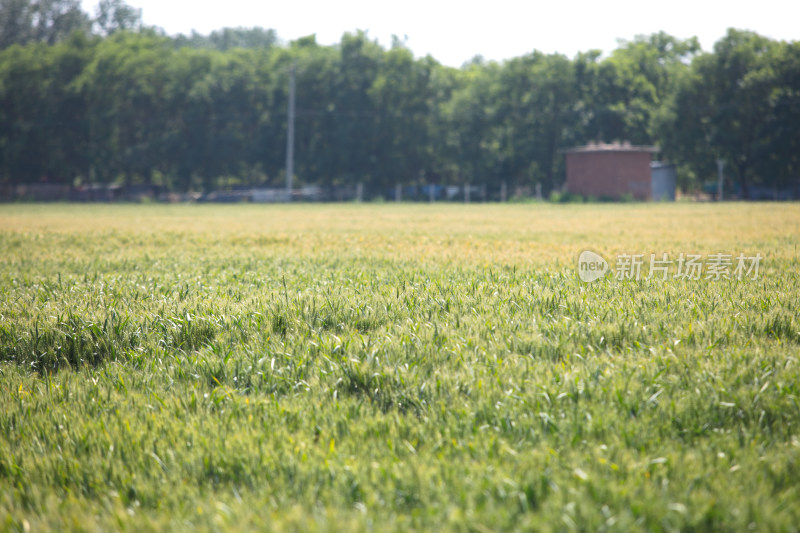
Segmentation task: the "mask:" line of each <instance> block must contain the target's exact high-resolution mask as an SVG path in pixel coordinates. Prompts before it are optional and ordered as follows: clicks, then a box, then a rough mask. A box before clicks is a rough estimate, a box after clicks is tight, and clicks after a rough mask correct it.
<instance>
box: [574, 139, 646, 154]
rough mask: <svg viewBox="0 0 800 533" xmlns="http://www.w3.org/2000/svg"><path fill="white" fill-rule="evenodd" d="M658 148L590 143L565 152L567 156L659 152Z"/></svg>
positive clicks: (626, 143)
mask: <svg viewBox="0 0 800 533" xmlns="http://www.w3.org/2000/svg"><path fill="white" fill-rule="evenodd" d="M658 151H659V149H658V147H657V146H634V145H632V144H631V143H630V142H629V141H625V142H624V143H618V142H615V143H612V144H606V143H602V142H600V143H594V142H590V143H589V144H587V145H586V146H575V147H574V148H567V149H566V150H563V152H564V153H566V154H573V153H583V152H650V153H655V152H658Z"/></svg>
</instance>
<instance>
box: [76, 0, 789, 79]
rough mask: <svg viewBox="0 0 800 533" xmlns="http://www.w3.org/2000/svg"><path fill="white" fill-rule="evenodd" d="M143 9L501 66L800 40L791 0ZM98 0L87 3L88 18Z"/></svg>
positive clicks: (194, 25)
mask: <svg viewBox="0 0 800 533" xmlns="http://www.w3.org/2000/svg"><path fill="white" fill-rule="evenodd" d="M127 3H128V4H129V5H131V6H134V7H138V8H141V9H142V15H143V20H144V23H145V24H147V25H150V26H159V27H161V28H163V29H164V30H165V31H166V32H167V34H169V35H175V34H178V33H184V34H189V33H190V32H191V31H192V30H196V31H197V32H199V33H202V34H208V33H210V32H211V31H213V30H217V29H221V28H224V27H254V26H261V27H263V28H272V29H274V30H276V32H277V33H278V37H279V38H280V39H281V40H282V41H284V42H288V41H291V40H294V39H297V38H299V37H304V36H307V35H311V34H316V36H317V42H318V43H320V44H324V45H329V44H334V43H337V42H339V41H340V39H341V36H342V35H343V34H344V33H345V32H354V31H356V30H364V31H366V32H367V35H368V36H369V37H370V38H372V39H377V40H378V42H379V43H381V44H382V45H384V46H386V47H388V46H389V44H390V43H391V42H392V35H396V36H397V37H398V38H400V40H401V41H404V42H405V44H406V46H407V47H408V48H409V49H411V50H412V51H413V53H414V55H415V56H417V57H424V56H426V55H428V54H430V55H431V56H433V57H434V58H435V59H437V60H438V61H439V62H441V63H443V64H445V65H450V66H454V67H459V66H461V65H462V64H463V63H464V62H466V61H469V60H470V59H472V58H473V57H475V56H476V55H481V56H483V57H484V58H485V59H488V60H503V59H509V58H512V57H517V56H521V55H524V54H527V53H529V52H531V51H533V50H534V49H536V50H540V51H542V52H545V53H556V52H557V53H562V54H566V55H567V56H568V57H574V55H575V54H576V53H578V52H585V51H587V50H591V49H599V50H602V51H603V52H605V53H609V52H611V51H612V50H614V49H615V48H616V47H617V46H618V40H619V39H624V40H633V38H634V37H635V36H636V35H649V34H651V33H656V32H658V31H662V30H663V31H665V32H667V33H669V34H670V35H673V36H675V37H678V38H682V39H685V38H689V37H693V36H696V37H698V38H699V40H700V44H701V45H702V47H703V49H704V50H711V49H712V47H713V45H714V43H715V42H716V41H717V40H718V39H720V38H721V37H722V36H723V35H724V34H725V31H726V29H727V28H729V27H734V28H737V29H744V30H752V31H755V32H758V33H760V34H762V35H764V36H767V37H771V38H773V39H778V40H787V41H794V40H798V39H800V24H798V23H797V21H798V20H800V2H798V1H797V0H783V1H779V0H760V1H759V2H752V1H741V0H728V1H726V2H721V1H717V0H714V1H706V0H691V1H690V0H670V1H661V2H643V1H641V0H636V1H632V0H624V1H600V0H595V1H588V0H562V1H549V2H534V1H520V0H517V1H510V0H492V1H489V2H480V3H478V2H469V1H468V0H461V1H451V0H442V1H437V0H427V1H425V0H406V1H403V2H380V1H376V0H372V1H367V0H280V1H274V0H267V1H262V2H259V1H257V0H225V1H224V2H208V3H206V2H197V1H196V0H127ZM96 5H97V1H96V0H83V6H84V9H85V10H86V11H88V12H89V13H92V14H93V13H94V11H95V6H96Z"/></svg>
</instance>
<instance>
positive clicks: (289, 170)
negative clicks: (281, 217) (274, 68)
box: [286, 63, 295, 202]
mask: <svg viewBox="0 0 800 533" xmlns="http://www.w3.org/2000/svg"><path fill="white" fill-rule="evenodd" d="M294 70H295V66H294V63H292V66H291V68H290V69H289V117H288V121H287V122H288V124H287V128H286V201H287V202H291V201H292V176H293V175H294V89H295V80H294Z"/></svg>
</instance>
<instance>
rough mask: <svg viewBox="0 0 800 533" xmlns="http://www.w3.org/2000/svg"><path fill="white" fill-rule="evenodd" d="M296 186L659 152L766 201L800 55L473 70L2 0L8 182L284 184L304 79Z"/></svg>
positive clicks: (657, 38)
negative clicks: (176, 29)
mask: <svg viewBox="0 0 800 533" xmlns="http://www.w3.org/2000/svg"><path fill="white" fill-rule="evenodd" d="M293 66H294V68H295V72H296V87H297V92H296V101H297V117H296V163H295V170H296V180H297V183H301V184H317V185H324V186H327V185H348V184H355V183H359V182H360V183H364V184H365V185H366V186H368V187H372V188H373V189H374V190H383V189H388V188H391V187H393V186H394V185H395V184H397V183H405V184H418V183H420V184H421V183H432V182H433V183H438V184H467V183H469V184H473V185H492V184H498V183H499V182H501V181H502V182H506V183H507V184H508V185H509V186H533V185H535V184H541V186H542V188H543V189H544V191H545V192H547V191H550V190H554V189H557V188H559V187H560V186H561V185H562V184H563V182H564V161H563V155H562V154H561V150H563V149H564V148H568V147H571V146H575V145H580V144H584V143H587V142H590V141H614V140H628V141H631V142H632V143H634V144H654V145H658V146H659V147H660V148H661V150H662V157H664V158H666V159H667V160H669V161H671V162H672V163H674V164H676V165H677V167H678V169H679V179H680V184H681V186H683V187H684V188H686V189H693V188H696V187H699V186H701V185H702V184H703V183H704V182H705V181H707V180H710V179H713V177H714V175H715V160H716V159H718V158H722V159H725V160H726V161H727V162H728V167H727V168H729V169H730V172H731V175H732V177H733V179H734V182H735V183H736V184H737V186H739V187H740V188H741V191H742V193H743V194H745V195H746V194H747V192H748V188H749V187H750V186H752V185H754V184H763V185H774V186H783V185H785V184H787V183H790V182H796V181H797V179H798V177H800V146H798V144H799V143H800V44H798V43H797V42H782V41H774V40H770V39H768V38H766V37H763V36H760V35H758V34H755V33H752V32H746V31H739V30H734V29H731V30H729V32H728V33H727V35H726V36H725V37H724V38H722V39H721V40H720V41H718V42H717V43H716V44H715V45H714V48H713V50H711V51H707V52H705V51H702V50H701V48H700V46H699V45H698V42H697V40H696V39H688V40H680V39H677V38H675V37H672V36H670V35H667V34H665V33H663V32H662V33H657V34H653V35H649V36H638V37H636V38H634V39H633V40H632V41H629V42H622V43H621V44H620V46H619V47H618V48H617V49H616V50H614V51H613V52H612V53H610V54H608V55H607V56H603V54H601V53H600V52H599V51H594V50H589V51H586V52H583V53H579V54H577V55H576V56H575V57H574V58H568V57H566V56H563V55H558V54H544V53H542V52H538V51H532V52H531V53H529V54H527V55H524V56H521V57H516V58H513V59H510V60H507V61H503V62H492V61H484V60H483V59H481V58H479V57H478V58H475V59H474V60H473V61H471V62H468V63H467V64H465V65H464V66H462V67H461V68H452V67H448V66H444V65H441V64H440V63H438V62H437V61H436V60H435V58H432V57H430V56H428V57H422V58H416V57H414V55H413V54H412V53H411V51H410V50H408V49H407V48H405V47H404V45H403V44H402V43H401V42H400V41H399V40H395V41H394V42H393V43H392V45H391V46H390V47H389V48H388V49H387V48H384V47H382V46H381V45H379V44H378V43H377V42H376V41H374V40H372V39H370V38H369V36H368V35H367V34H366V33H364V32H356V33H348V34H345V35H344V36H343V37H342V38H341V41H340V42H339V43H338V44H336V45H333V46H323V45H320V44H318V43H317V42H316V39H315V38H314V36H309V37H307V38H303V39H299V40H297V41H293V42H290V43H283V42H281V41H280V40H279V39H278V36H277V33H276V32H275V31H274V30H266V29H262V28H226V29H222V30H219V31H216V32H213V33H211V34H210V35H208V36H203V35H199V34H196V33H194V34H192V35H190V36H177V37H168V36H165V35H164V34H163V32H162V31H160V30H158V29H155V28H148V27H145V26H144V25H143V24H142V22H141V12H140V11H139V10H136V9H133V8H131V7H130V6H127V5H126V4H125V3H124V2H123V1H122V0H103V1H102V2H100V4H99V6H98V8H97V12H96V13H95V15H94V16H89V15H88V14H85V13H83V12H82V11H81V10H80V2H78V1H77V0H40V1H38V2H32V1H30V0H0V182H1V183H7V184H8V183H27V182H38V181H42V180H46V181H49V182H55V183H64V184H81V183H84V184H85V183H130V184H133V183H143V184H158V185H162V186H164V187H166V188H168V189H171V190H179V191H187V190H197V191H199V190H210V189H213V188H216V187H220V186H224V185H232V184H241V185H256V184H259V185H264V184H279V183H281V182H282V180H283V179H284V178H283V174H284V172H285V168H284V166H285V159H284V158H285V149H286V140H285V139H286V129H287V118H288V117H287V101H288V85H289V83H288V79H289V71H290V69H291V68H292V67H293Z"/></svg>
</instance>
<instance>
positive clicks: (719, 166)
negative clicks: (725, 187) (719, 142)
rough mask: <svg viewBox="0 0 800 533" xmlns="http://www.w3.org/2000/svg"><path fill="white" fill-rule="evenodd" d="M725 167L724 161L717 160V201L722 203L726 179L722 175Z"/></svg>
mask: <svg viewBox="0 0 800 533" xmlns="http://www.w3.org/2000/svg"><path fill="white" fill-rule="evenodd" d="M724 166H725V160H724V159H717V201H718V202H721V201H722V184H723V183H724V180H725V177H724V175H723V174H722V167H724Z"/></svg>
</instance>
